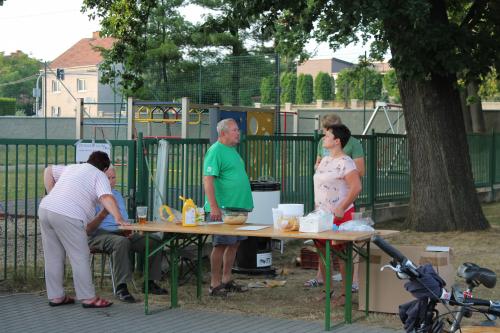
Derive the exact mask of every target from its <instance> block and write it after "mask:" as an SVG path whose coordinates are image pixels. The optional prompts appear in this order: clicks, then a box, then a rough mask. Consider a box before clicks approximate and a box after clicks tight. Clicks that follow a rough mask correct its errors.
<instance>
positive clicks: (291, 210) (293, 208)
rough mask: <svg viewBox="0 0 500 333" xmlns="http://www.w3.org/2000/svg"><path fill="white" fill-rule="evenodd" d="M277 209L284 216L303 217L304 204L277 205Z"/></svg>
mask: <svg viewBox="0 0 500 333" xmlns="http://www.w3.org/2000/svg"><path fill="white" fill-rule="evenodd" d="M278 209H279V210H281V211H282V212H283V215H284V216H297V217H302V216H304V204H279V205H278Z"/></svg>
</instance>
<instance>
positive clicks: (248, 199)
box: [203, 119, 253, 296]
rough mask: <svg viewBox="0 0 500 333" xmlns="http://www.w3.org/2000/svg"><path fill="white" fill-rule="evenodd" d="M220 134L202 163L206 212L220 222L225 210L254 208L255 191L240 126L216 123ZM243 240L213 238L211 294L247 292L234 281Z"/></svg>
mask: <svg viewBox="0 0 500 333" xmlns="http://www.w3.org/2000/svg"><path fill="white" fill-rule="evenodd" d="M217 133H218V135H219V138H218V140H217V142H216V143H214V144H213V145H212V146H210V148H209V149H208V150H207V153H206V154H205V160H204V161H203V185H204V188H205V195H206V201H205V211H206V212H207V213H209V214H210V217H209V218H210V220H211V221H220V220H221V219H222V210H223V209H227V208H231V209H239V210H245V211H251V210H252V209H253V199H252V190H251V188H250V181H249V179H248V175H247V173H246V171H245V163H244V162H243V159H242V158H241V156H240V154H238V152H237V151H236V146H237V145H238V143H239V142H240V130H239V128H238V124H237V123H236V121H235V120H234V119H224V120H221V121H220V122H219V123H218V124H217ZM243 239H246V237H237V236H218V235H214V236H213V246H214V247H213V249H212V254H211V255H210V271H211V278H210V288H209V295H211V296H225V295H226V294H227V292H242V291H247V290H248V289H247V288H245V287H243V286H241V285H238V284H236V283H235V282H234V281H233V280H232V279H231V270H232V268H233V264H234V260H235V258H236V252H237V251H238V246H239V244H240V241H241V240H243Z"/></svg>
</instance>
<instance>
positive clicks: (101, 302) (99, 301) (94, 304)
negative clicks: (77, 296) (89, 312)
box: [82, 297, 113, 309]
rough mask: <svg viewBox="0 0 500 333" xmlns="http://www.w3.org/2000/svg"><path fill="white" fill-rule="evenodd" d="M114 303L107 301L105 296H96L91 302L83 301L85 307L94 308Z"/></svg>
mask: <svg viewBox="0 0 500 333" xmlns="http://www.w3.org/2000/svg"><path fill="white" fill-rule="evenodd" d="M112 304H113V302H110V301H106V300H105V299H104V298H99V297H96V298H94V300H93V301H92V302H90V303H82V306H83V307H84V308H85V309H93V308H107V307H108V306H111V305H112Z"/></svg>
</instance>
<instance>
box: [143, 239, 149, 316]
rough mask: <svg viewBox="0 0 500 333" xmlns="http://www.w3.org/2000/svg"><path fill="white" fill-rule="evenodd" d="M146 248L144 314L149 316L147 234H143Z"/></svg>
mask: <svg viewBox="0 0 500 333" xmlns="http://www.w3.org/2000/svg"><path fill="white" fill-rule="evenodd" d="M144 234H145V235H144V238H145V243H146V248H145V249H144V272H143V274H144V313H145V314H147V315H148V314H149V304H148V301H149V300H148V294H149V283H148V281H149V232H145V233H144Z"/></svg>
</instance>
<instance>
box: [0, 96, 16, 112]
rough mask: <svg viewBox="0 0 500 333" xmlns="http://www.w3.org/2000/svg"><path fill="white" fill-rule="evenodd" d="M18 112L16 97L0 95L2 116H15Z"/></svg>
mask: <svg viewBox="0 0 500 333" xmlns="http://www.w3.org/2000/svg"><path fill="white" fill-rule="evenodd" d="M15 113H16V99H15V98H9V97H0V116H11V115H12V116H13V115H14V114H15Z"/></svg>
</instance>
